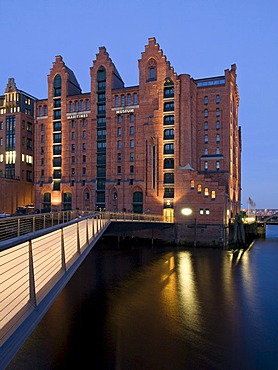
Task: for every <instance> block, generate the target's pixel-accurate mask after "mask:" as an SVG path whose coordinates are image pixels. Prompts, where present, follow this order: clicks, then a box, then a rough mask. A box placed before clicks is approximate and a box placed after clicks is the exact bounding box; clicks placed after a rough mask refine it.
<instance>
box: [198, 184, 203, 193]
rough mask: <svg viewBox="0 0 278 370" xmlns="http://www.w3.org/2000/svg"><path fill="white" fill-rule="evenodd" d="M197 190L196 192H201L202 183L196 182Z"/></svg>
mask: <svg viewBox="0 0 278 370" xmlns="http://www.w3.org/2000/svg"><path fill="white" fill-rule="evenodd" d="M197 192H198V193H201V192H202V185H201V184H198V185H197Z"/></svg>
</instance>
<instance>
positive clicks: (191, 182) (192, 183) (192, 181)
mask: <svg viewBox="0 0 278 370" xmlns="http://www.w3.org/2000/svg"><path fill="white" fill-rule="evenodd" d="M190 187H191V189H194V187H195V181H194V180H191V181H190Z"/></svg>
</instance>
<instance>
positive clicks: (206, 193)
mask: <svg viewBox="0 0 278 370" xmlns="http://www.w3.org/2000/svg"><path fill="white" fill-rule="evenodd" d="M204 196H205V197H208V196H209V189H208V188H205V189H204Z"/></svg>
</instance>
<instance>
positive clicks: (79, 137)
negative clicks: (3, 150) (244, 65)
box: [34, 38, 241, 225]
mask: <svg viewBox="0 0 278 370" xmlns="http://www.w3.org/2000/svg"><path fill="white" fill-rule="evenodd" d="M138 68H139V85H137V86H130V87H125V85H124V82H123V80H122V77H121V76H120V74H119V72H118V71H117V69H116V67H115V65H114V64H113V62H112V60H111V58H110V57H109V54H108V53H107V51H106V49H105V47H100V48H99V52H98V54H97V55H96V58H95V60H94V61H93V64H92V66H91V68H90V77H91V87H90V91H89V92H88V93H82V91H81V88H80V86H79V83H78V82H77V80H76V77H75V75H74V73H73V71H72V70H70V69H69V68H68V67H67V66H66V65H65V63H64V61H63V58H62V57H61V56H57V57H56V59H55V62H54V63H53V66H52V68H51V69H50V74H49V75H48V97H47V99H44V100H38V101H37V103H36V112H35V116H36V130H35V135H36V136H35V143H36V145H35V166H34V167H35V176H34V177H35V181H34V183H35V207H36V208H38V209H41V210H43V211H54V210H66V209H80V210H99V209H106V210H111V211H124V212H136V213H141V212H143V213H150V214H160V215H162V216H164V219H165V220H175V221H177V222H179V221H182V220H184V217H185V216H184V215H183V214H182V212H181V210H182V209H183V208H191V209H192V217H194V219H195V220H196V219H197V221H198V223H207V224H210V223H211V224H222V225H223V224H227V222H228V220H229V218H230V217H232V216H233V215H235V214H236V213H238V212H239V211H240V203H241V199H240V195H241V135H240V127H239V126H238V106H239V94H238V89H237V83H236V66H235V65H232V66H231V69H230V70H228V69H227V70H225V71H224V74H223V75H221V76H217V77H210V78H204V79H194V78H192V77H190V76H189V75H188V74H181V75H177V74H176V73H175V71H174V69H173V67H172V66H171V65H170V63H169V62H168V61H167V59H166V57H165V56H164V55H163V51H162V50H161V49H160V47H159V44H158V43H157V42H156V40H155V38H150V39H149V40H148V45H146V46H145V50H144V52H142V54H141V59H139V61H138Z"/></svg>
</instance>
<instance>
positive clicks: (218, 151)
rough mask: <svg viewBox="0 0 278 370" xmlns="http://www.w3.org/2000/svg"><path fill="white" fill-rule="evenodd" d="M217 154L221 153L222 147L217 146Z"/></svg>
mask: <svg viewBox="0 0 278 370" xmlns="http://www.w3.org/2000/svg"><path fill="white" fill-rule="evenodd" d="M216 154H220V148H219V146H218V147H217V148H216Z"/></svg>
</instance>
